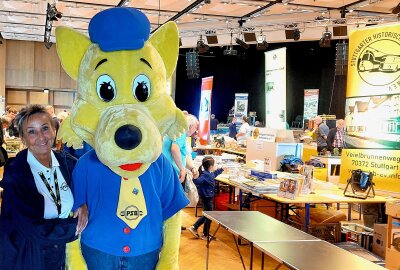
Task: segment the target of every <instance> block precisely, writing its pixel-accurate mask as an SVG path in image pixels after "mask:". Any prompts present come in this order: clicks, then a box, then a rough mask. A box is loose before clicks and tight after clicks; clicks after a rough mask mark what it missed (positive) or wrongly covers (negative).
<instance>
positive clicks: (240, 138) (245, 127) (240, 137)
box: [236, 115, 251, 145]
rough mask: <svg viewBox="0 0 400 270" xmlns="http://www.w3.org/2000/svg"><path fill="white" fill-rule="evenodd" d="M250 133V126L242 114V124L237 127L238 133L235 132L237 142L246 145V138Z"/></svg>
mask: <svg viewBox="0 0 400 270" xmlns="http://www.w3.org/2000/svg"><path fill="white" fill-rule="evenodd" d="M250 135H251V128H250V126H249V123H248V119H247V117H246V116H244V115H243V116H242V125H241V126H240V128H239V132H238V134H236V139H237V142H238V144H242V145H246V140H247V138H248V137H250Z"/></svg>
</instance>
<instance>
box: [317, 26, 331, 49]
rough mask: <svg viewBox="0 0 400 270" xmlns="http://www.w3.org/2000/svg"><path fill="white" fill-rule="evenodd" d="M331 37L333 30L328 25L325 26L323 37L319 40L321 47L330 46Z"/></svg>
mask: <svg viewBox="0 0 400 270" xmlns="http://www.w3.org/2000/svg"><path fill="white" fill-rule="evenodd" d="M331 38H332V32H330V31H328V27H326V28H325V31H324V32H322V37H321V39H320V40H319V46H320V47H325V48H326V47H330V46H331Z"/></svg>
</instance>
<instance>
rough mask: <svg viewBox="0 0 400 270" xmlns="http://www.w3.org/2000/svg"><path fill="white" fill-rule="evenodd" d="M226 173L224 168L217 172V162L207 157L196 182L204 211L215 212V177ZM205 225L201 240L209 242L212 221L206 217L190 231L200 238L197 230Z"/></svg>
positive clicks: (200, 219)
mask: <svg viewBox="0 0 400 270" xmlns="http://www.w3.org/2000/svg"><path fill="white" fill-rule="evenodd" d="M223 171H224V169H223V168H220V169H216V170H215V160H214V159H213V158H212V157H205V158H203V161H202V162H201V166H200V167H199V175H200V176H199V177H198V178H197V179H195V180H194V183H195V184H196V186H197V191H198V192H199V197H200V199H201V201H202V203H203V211H211V210H213V209H212V208H213V205H212V199H213V197H214V195H215V177H217V176H218V175H220V174H221V173H222V172H223ZM203 224H204V228H203V235H202V236H201V239H203V240H207V239H209V238H211V236H210V226H211V220H209V219H208V218H206V217H205V216H201V217H200V218H199V219H198V220H197V221H196V222H195V223H194V224H193V226H191V227H190V228H189V231H190V232H191V233H192V234H193V235H194V236H195V237H196V238H200V236H199V233H198V231H197V229H198V228H199V227H200V226H201V225H203Z"/></svg>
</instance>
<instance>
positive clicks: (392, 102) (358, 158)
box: [340, 24, 400, 192]
mask: <svg viewBox="0 0 400 270" xmlns="http://www.w3.org/2000/svg"><path fill="white" fill-rule="evenodd" d="M348 57H349V58H348V76H347V91H346V93H347V95H346V108H345V115H346V116H345V126H346V132H345V135H344V136H343V138H344V145H345V148H346V149H344V150H343V152H342V158H341V169H340V182H342V183H346V181H347V179H349V178H350V177H351V172H352V171H353V170H357V169H360V170H362V171H365V172H372V174H373V182H374V183H375V188H376V189H380V190H389V191H395V192H400V168H399V167H400V165H399V164H400V24H394V25H386V26H383V27H382V26H377V27H371V28H366V29H360V30H354V31H352V32H351V33H350V35H349V54H348Z"/></svg>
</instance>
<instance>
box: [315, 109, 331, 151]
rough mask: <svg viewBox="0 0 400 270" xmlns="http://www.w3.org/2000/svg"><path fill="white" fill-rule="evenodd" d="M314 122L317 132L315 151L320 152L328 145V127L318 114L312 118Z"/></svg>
mask: <svg viewBox="0 0 400 270" xmlns="http://www.w3.org/2000/svg"><path fill="white" fill-rule="evenodd" d="M314 123H315V132H316V134H317V152H318V154H320V153H321V152H322V150H323V149H324V148H325V149H327V147H328V143H327V142H326V139H327V138H328V133H329V127H328V126H327V125H326V124H325V123H324V122H323V121H322V118H321V117H320V116H317V117H315V118H314Z"/></svg>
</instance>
